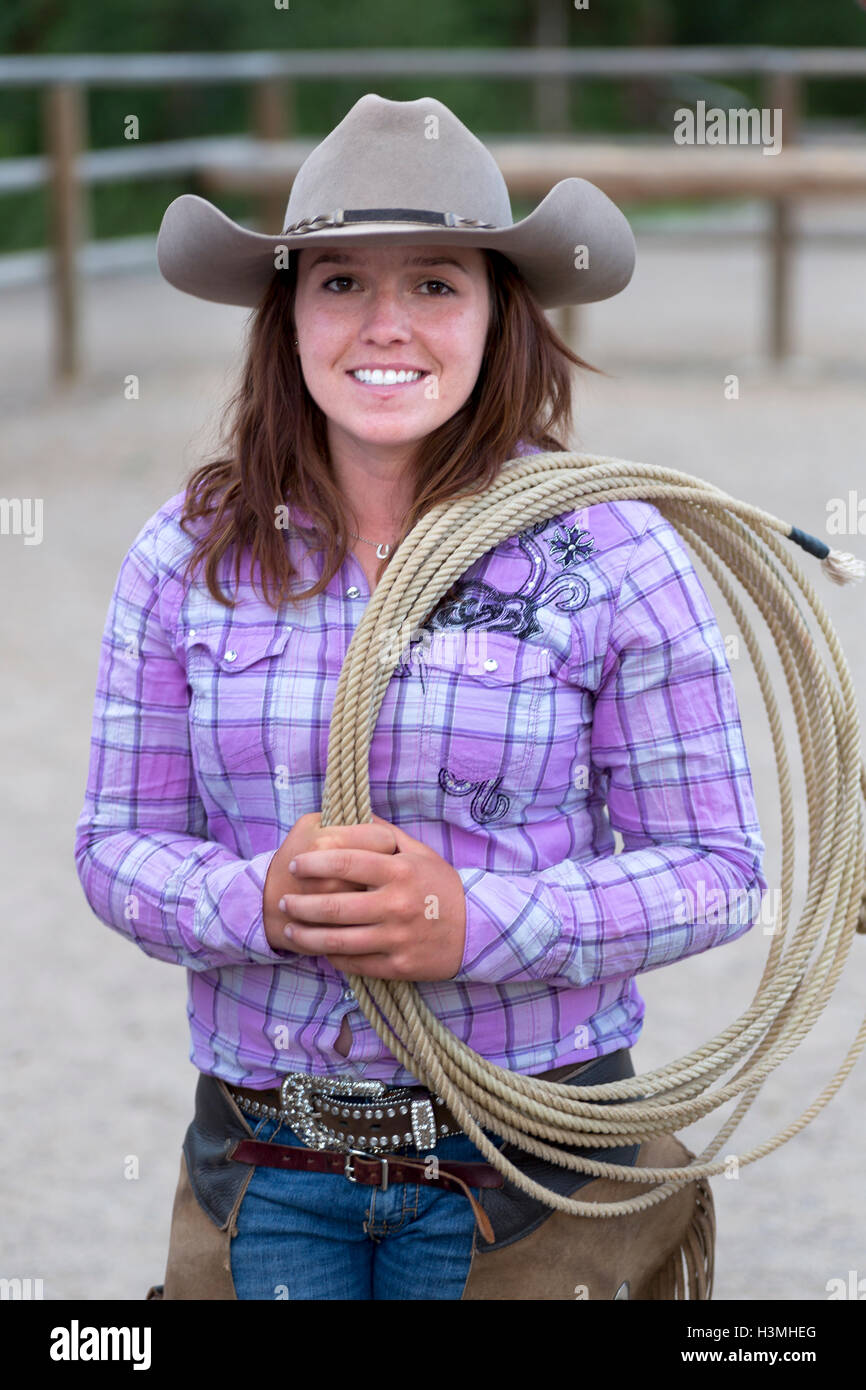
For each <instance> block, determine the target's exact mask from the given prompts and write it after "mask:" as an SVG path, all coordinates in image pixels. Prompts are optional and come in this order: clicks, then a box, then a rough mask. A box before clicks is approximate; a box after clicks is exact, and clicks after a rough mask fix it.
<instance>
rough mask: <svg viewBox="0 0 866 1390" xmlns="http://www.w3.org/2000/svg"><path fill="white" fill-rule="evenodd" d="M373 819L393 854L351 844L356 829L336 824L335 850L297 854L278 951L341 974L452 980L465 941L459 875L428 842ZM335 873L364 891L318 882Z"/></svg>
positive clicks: (464, 911) (384, 978)
mask: <svg viewBox="0 0 866 1390" xmlns="http://www.w3.org/2000/svg"><path fill="white" fill-rule="evenodd" d="M377 823H378V825H379V826H380V827H381V828H382V830H383V831H386V832H390V833H391V834H392V835H393V837H394V839H395V841H396V850H397V852H396V853H393V854H389V853H387V852H385V853H382V852H379V853H377V852H375V850H370V849H367V848H356V847H355V844H354V842H352V841H351V840H350V836H349V835H348V833H347V832H349V831H352V830H355V829H357V827H355V826H340V827H338V828H336V831H334V828H333V827H332V828H331V829H332V832H334V833H337V834H339V835H340V836H341V837H343V836H345V840H344V842H343V843H342V844H341V845H340V847H339V848H332V849H315V850H308V851H304V852H301V853H299V854H297V855H296V856H295V861H296V864H295V869H294V874H295V876H296V877H297V878H299V879H303V880H305V888H304V891H303V892H302V893H295V892H292V893H286V894H284V895H283V898H282V899H281V906H284V908H285V911H286V914H287V917H288V926H289V929H290V931H291V937H288V936H286V937H285V939H284V943H283V946H282V949H284V950H285V949H288V950H292V951H298V952H299V953H300V954H301V955H308V956H327V958H328V960H329V961H330V962H331V964H332V965H333V966H334V967H335V968H336V969H337V970H340V971H342V973H343V974H344V975H369V976H371V977H372V978H374V979H378V980H450V979H451V978H452V977H453V976H454V975H456V974H457V971H458V970H459V969H460V965H461V962H462V960H463V949H464V942H465V938H466V895H465V893H464V891H463V884H462V882H461V879H460V876H459V874H458V873H457V870H456V869H454V868H453V866H452V865H451V864H449V863H448V861H447V860H445V859H443V858H442V857H441V855H439V854H437V853H436V851H435V850H433V849H431V848H430V847H429V845H425V844H423V843H422V841H420V840H415V839H413V838H412V836H411V835H407V834H406V832H405V831H404V830H401V829H400V828H399V826H396V825H391V824H390V823H389V822H388V821H382V820H379V818H378V817H377ZM368 828H369V827H368ZM334 878H340V879H348V880H352V881H353V882H355V883H358V884H361V885H364V888H363V890H362V891H360V892H334V891H331V890H329V889H328V888H326V887H325V886H324V885H325V884H326V883H328V882H330V881H331V880H332V879H334ZM314 884H315V885H316V886H315V888H313V885H314ZM306 885H309V888H307V886H306ZM278 949H279V948H278Z"/></svg>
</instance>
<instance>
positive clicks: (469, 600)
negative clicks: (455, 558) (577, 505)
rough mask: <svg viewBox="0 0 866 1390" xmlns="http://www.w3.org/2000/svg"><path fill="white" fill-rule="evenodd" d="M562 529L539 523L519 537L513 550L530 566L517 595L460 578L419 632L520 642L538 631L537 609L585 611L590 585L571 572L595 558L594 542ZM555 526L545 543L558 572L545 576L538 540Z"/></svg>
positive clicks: (558, 520)
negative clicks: (475, 632)
mask: <svg viewBox="0 0 866 1390" xmlns="http://www.w3.org/2000/svg"><path fill="white" fill-rule="evenodd" d="M560 523H561V518H560V517H556V518H554V519H553V521H537V522H535V523H534V524H533V525H532V526H528V527H527V528H526V529H525V530H523V531H521V532H520V533H519V534H518V536H517V544H518V545H519V547H520V549H521V550H522V551H523V553H524V555H525V556H526V558H527V559H528V561H529V574H528V575H527V577H526V579H525V580H524V581H523V583H522V584H521V586H520V588H519V589H517V590H516V591H515V592H513V593H504V592H503V591H502V590H501V589H498V588H497V587H496V585H494V584H489V583H488V582H487V581H486V580H484V579H464V578H462V577H461V578H460V579H457V580H455V582H454V583H453V584H452V586H451V588H450V589H449V590H448V592H447V593H446V594H444V595H443V597H442V598H441V599H440V600H439V603H438V604H437V606H436V608H435V609H434V610H433V612H432V613H431V614H430V615H429V616H428V618H427V621H426V623H425V624H424V626H423V628H422V631H423V630H425V629H429V630H430V631H431V632H435V631H438V632H441V631H442V630H443V629H448V628H460V629H463V630H464V631H465V630H466V629H468V628H484V629H485V630H486V631H488V632H508V633H511V634H512V635H513V636H514V637H519V638H521V639H524V638H527V637H533V636H535V635H536V634H537V633H539V632H541V630H542V629H541V624H540V623H539V621H538V619H537V617H536V611H537V610H538V608H540V607H542V606H544V605H546V604H551V603H553V602H554V601H555V602H556V607H557V608H559V609H560V610H563V611H565V612H573V611H574V610H575V609H578V608H583V606H584V604H585V603H586V601H587V599H588V598H589V584H588V583H587V582H586V580H585V579H583V578H582V577H581V576H580V575H578V574H575V573H574V570H575V567H576V566H577V565H579V564H581V563H582V562H583V561H584V560H586V559H587V558H588V557H589V556H590V555H591V554H592V553H593V551H594V547H595V542H594V540H593V537H592V536H591V535H590V533H589V531H583V530H581V529H580V527H578V526H563V527H562V530H560ZM554 525H555V526H556V530H555V531H554V533H553V535H552V536H550V537H549V538H548V537H545V540H546V542H547V548H548V550H549V551H550V555H551V558H552V559H553V560H555V561H556V563H557V564H558V565H559V567H560V571H561V572H560V573H558V574H553V575H552V576H549V575H548V561H547V559H546V558H545V554H544V550H543V549H542V547H541V544H540V541H541V539H542V534H543V533H544V532H545V531H547V530H548V529H549V528H550V527H551V526H554Z"/></svg>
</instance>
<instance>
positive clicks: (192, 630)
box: [189, 627, 195, 637]
mask: <svg viewBox="0 0 866 1390" xmlns="http://www.w3.org/2000/svg"><path fill="white" fill-rule="evenodd" d="M189 636H190V637H195V628H194V627H191V628H190V630H189Z"/></svg>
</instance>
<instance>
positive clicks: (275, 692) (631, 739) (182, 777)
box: [75, 493, 768, 1087]
mask: <svg viewBox="0 0 866 1390" xmlns="http://www.w3.org/2000/svg"><path fill="white" fill-rule="evenodd" d="M182 502H183V494H180V493H179V494H177V495H176V496H175V497H172V498H171V499H170V500H169V501H168V502H166V503H165V505H164V506H162V507H160V509H159V510H158V511H157V512H156V513H155V514H154V515H153V516H152V517H151V518H150V519H149V520H148V521H147V522H146V523H145V525H144V526H143V527H142V529H141V531H140V532H139V534H138V535H137V537H136V538H135V540H134V541H133V544H132V546H131V548H130V549H129V551H128V553H127V555H126V556H125V558H124V560H123V562H122V564H121V567H120V572H119V575H118V579H117V583H116V585H115V588H114V593H113V595H112V598H111V601H110V604H109V608H108V616H107V620H106V623H105V629H104V634H103V638H102V648H101V655H100V662H99V670H98V676H97V682H96V699H95V709H94V716H93V732H92V743H91V755H90V768H89V774H88V781H87V788H86V793H85V801H84V807H83V810H82V812H81V815H80V818H79V820H78V823H77V826H76V839H75V862H76V867H77V870H78V875H79V878H80V881H81V884H82V887H83V889H84V892H85V895H86V897H87V900H88V902H89V903H90V906H91V907H92V909H93V911H94V912H95V913H96V915H97V916H98V917H99V918H100V919H101V920H102V921H103V922H105V923H106V924H107V925H108V926H110V927H113V928H114V929H115V930H117V931H119V932H122V933H123V934H124V935H125V936H128V937H129V938H130V939H131V940H132V941H135V942H136V943H137V944H138V945H139V946H140V947H141V949H142V950H143V951H145V952H146V953H147V954H148V955H151V956H155V957H156V958H157V959H159V960H164V961H169V962H172V963H174V964H177V965H183V966H185V967H186V969H187V971H188V976H187V979H188V990H189V1004H188V1012H189V1020H190V1030H191V1052H190V1057H191V1060H192V1061H193V1063H194V1065H195V1066H196V1067H198V1068H199V1069H200V1070H201V1071H204V1072H210V1073H213V1074H215V1075H217V1076H220V1077H222V1078H223V1079H224V1080H225V1081H228V1082H229V1083H235V1084H248V1085H252V1086H262V1087H264V1086H269V1085H273V1084H275V1083H277V1082H278V1081H279V1079H280V1078H281V1076H282V1075H283V1074H284V1073H285V1072H287V1071H304V1072H315V1073H319V1074H322V1073H325V1074H328V1075H334V1074H343V1075H352V1076H357V1077H362V1076H364V1077H372V1078H377V1079H380V1080H385V1081H391V1082H395V1083H406V1082H410V1081H412V1080H416V1079H417V1078H413V1077H412V1076H411V1074H410V1073H408V1072H407V1071H406V1070H405V1069H404V1068H403V1067H402V1065H401V1064H400V1063H398V1062H397V1061H396V1059H395V1058H394V1057H392V1055H391V1054H390V1053H389V1052H388V1051H387V1049H386V1048H385V1046H384V1044H383V1043H382V1042H381V1041H380V1039H379V1038H378V1036H377V1034H376V1033H375V1031H374V1030H373V1028H372V1027H371V1026H370V1025H369V1023H368V1022H367V1020H366V1018H365V1017H364V1015H363V1014H362V1013H361V1011H360V1009H359V1007H358V1004H357V1002H356V1001H355V998H354V995H353V994H352V992H351V990H350V989H349V988H348V985H347V981H346V979H345V978H344V977H343V976H342V975H340V974H339V972H338V971H336V970H335V969H334V968H332V966H331V965H330V964H329V962H328V961H327V960H326V959H324V958H323V957H312V956H301V955H294V954H291V953H286V952H279V951H274V950H272V949H271V947H270V946H269V945H268V942H267V940H266V938H265V933H264V928H263V923H262V890H263V887H264V883H265V877H266V874H267V870H268V866H269V864H270V861H271V858H272V857H273V854H274V852H275V851H276V850H277V848H278V847H279V845H280V844H281V843H282V841H283V840H284V839H285V837H286V835H287V834H288V832H289V830H290V829H291V828H292V826H293V825H294V823H295V821H296V820H297V819H298V818H299V817H300V816H302V815H304V814H306V813H308V812H311V811H315V812H318V811H319V810H320V809H321V796H322V788H323V784H324V779H325V768H326V761H327V748H328V727H329V720H330V713H331V709H332V706H333V700H334V693H335V690H336V685H337V680H338V677H339V674H340V668H341V666H342V664H343V659H344V657H345V655H346V651H347V648H348V646H349V642H350V640H351V638H352V635H353V633H354V630H355V628H356V626H357V624H358V622H359V620H360V618H361V616H362V614H363V611H364V606H365V603H366V602H367V599H368V597H369V590H368V585H367V581H366V578H365V576H364V573H363V571H362V569H361V567H360V565H359V564H358V561H357V560H356V558H355V556H354V555H352V554H351V552H350V553H349V554H348V556H347V558H346V561H345V563H344V565H343V567H342V568H341V570H340V571H339V573H338V574H336V575H335V576H334V577H333V578H332V580H331V582H330V584H329V585H328V586H327V589H326V590H325V591H324V592H323V593H322V594H320V595H319V596H318V597H316V598H314V599H312V600H309V599H308V600H305V601H304V602H303V603H302V604H301V605H300V606H295V607H293V606H291V605H284V606H283V608H282V609H281V610H280V612H279V613H274V611H273V610H272V609H270V608H269V607H268V606H267V605H266V604H265V603H264V601H263V599H262V598H261V585H260V583H258V579H257V590H258V592H254V590H253V588H252V587H251V585H250V582H249V578H250V557H249V551H245V552H244V556H243V566H242V570H241V578H242V585H241V588H240V590H239V591H238V599H239V602H238V605H237V607H236V608H235V609H234V610H233V611H231V610H228V609H226V608H224V607H221V606H220V605H219V604H217V603H216V602H215V601H214V600H213V599H212V598H211V596H210V595H209V594H208V592H207V589H206V587H205V585H204V582H203V578H202V572H201V570H199V571H198V572H197V573H196V577H195V583H194V584H192V585H189V584H184V583H182V582H181V576H182V570H183V564H184V561H185V560H186V558H187V556H188V554H189V553H190V550H191V548H192V545H193V540H192V538H191V537H190V536H189V535H187V534H186V533H185V532H184V531H182V530H181V529H180V527H179V524H178V518H179V515H180V510H181V505H182ZM289 520H290V523H291V524H290V525H289V526H288V527H287V529H286V530H285V532H284V534H285V538H286V544H287V545H288V546H289V548H290V554H291V558H292V561H293V563H294V564H295V566H296V568H297V570H298V572H299V576H300V580H299V587H303V588H307V587H309V585H310V583H311V582H313V580H314V579H316V578H318V577H319V575H320V574H321V572H322V558H323V557H322V555H321V553H318V554H314V553H313V552H312V551H311V549H310V548H309V546H308V544H307V543H306V541H305V536H306V537H307V538H311V533H310V531H309V530H307V529H306V528H308V527H309V526H311V525H312V522H311V518H310V517H309V516H308V515H306V514H305V513H303V512H301V511H300V510H299V509H297V508H291V509H290V511H289ZM202 525H203V523H201V522H198V523H196V526H197V527H201V526H202ZM231 561H232V557H231V556H228V557H224V560H223V562H222V563H221V565H220V569H219V573H220V577H221V579H222V580H223V582H224V587H226V588H227V591H228V592H229V593H230V594H233V593H234V589H233V582H232V572H231ZM392 656H393V668H392V669H393V675H392V678H391V680H390V682H389V685H388V688H387V691H386V693H385V698H384V701H383V704H382V708H381V710H380V713H379V717H378V721H377V724H376V727H375V730H374V733H373V738H372V744H371V750H370V784H371V795H372V807H373V810H374V812H375V813H376V814H377V815H379V816H382V817H383V818H384V819H385V820H388V821H392V822H393V823H395V824H397V825H399V826H401V827H402V828H403V829H404V830H405V831H406V832H407V833H408V834H410V835H412V836H414V837H415V838H416V839H419V840H423V841H424V843H425V844H427V845H429V846H431V847H432V848H433V849H434V850H436V851H437V852H438V853H439V854H441V855H442V856H443V857H444V858H445V859H447V860H448V861H449V863H451V864H453V865H454V866H455V868H456V869H457V870H458V873H459V875H460V878H461V880H462V883H463V887H464V890H465V893H466V946H465V951H464V956H463V960H462V963H461V966H460V969H459V971H458V972H457V974H456V975H455V976H454V977H453V978H452V979H449V980H445V981H436V982H423V983H421V984H420V985H419V986H418V988H419V991H420V993H421V995H422V996H423V997H424V999H425V1000H426V1002H427V1004H428V1005H429V1007H430V1008H431V1009H432V1010H433V1012H434V1013H435V1014H437V1015H438V1017H439V1018H440V1019H441V1020H442V1021H443V1022H444V1023H445V1024H446V1025H447V1026H448V1027H449V1028H450V1029H452V1030H453V1031H454V1032H455V1033H456V1034H457V1036H458V1037H459V1038H461V1039H462V1040H463V1041H464V1042H466V1043H467V1044H468V1045H469V1046H470V1047H472V1048H474V1049H475V1051H477V1052H478V1053H480V1054H481V1055H482V1056H483V1057H486V1058H488V1059H490V1060H491V1061H492V1062H495V1063H497V1064H499V1065H500V1066H504V1067H509V1068H511V1069H512V1070H514V1071H520V1072H538V1071H543V1070H545V1069H547V1068H548V1067H553V1066H556V1065H559V1064H562V1063H565V1062H571V1061H575V1062H576V1061H582V1060H586V1059H589V1058H592V1057H595V1056H599V1055H601V1054H603V1053H607V1052H611V1051H613V1050H615V1049H616V1048H620V1047H624V1046H630V1045H632V1044H633V1043H634V1042H635V1041H636V1039H637V1037H638V1035H639V1033H640V1030H641V1027H642V1022H643V1013H644V1003H643V1000H642V998H641V995H640V994H639V992H638V990H637V986H636V982H635V976H636V975H637V974H639V973H640V972H642V971H646V970H655V969H658V968H659V967H660V966H664V965H668V964H670V963H671V962H672V961H676V960H679V959H681V958H682V957H684V956H689V955H693V954H695V953H697V952H699V951H705V950H707V949H709V948H710V947H712V946H718V945H721V944H722V943H724V942H726V941H733V940H734V939H735V938H736V937H738V936H741V935H742V934H743V933H744V932H745V931H746V930H748V927H749V926H750V925H751V923H752V922H753V921H754V920H755V918H756V917H757V916H758V913H759V909H760V905H761V895H762V894H763V892H764V891H765V890H766V889H767V886H768V885H767V883H766V880H765V879H764V876H763V872H762V861H763V853H764V845H763V842H762V839H761V835H760V828H759V825H758V822H757V818H756V809H755V803H754V797H753V788H752V782H751V775H750V770H749V765H748V760H747V756H746V751H745V746H744V742H743V736H742V729H741V726H740V720H739V712H738V707H737V700H736V696H735V692H734V686H733V682H732V678H731V672H730V668H729V666H728V662H727V658H726V654H725V648H724V643H723V640H722V636H721V633H720V631H719V627H718V625H717V622H716V619H715V616H714V614H713V611H712V608H711V607H710V603H709V601H708V598H707V596H706V593H705V591H704V589H703V586H702V585H701V583H700V580H699V579H698V576H697V574H696V573H695V570H694V569H693V566H692V564H691V561H690V559H689V558H688V555H687V553H686V551H685V549H684V546H683V544H682V542H681V541H680V539H679V536H678V534H677V532H676V531H675V530H674V528H673V527H672V526H671V525H670V524H669V523H668V522H667V521H666V520H665V519H664V518H663V516H662V514H661V513H660V512H659V511H658V509H657V508H656V507H655V506H654V505H653V504H651V503H649V502H644V501H625V502H611V503H603V504H600V505H597V506H593V507H589V508H585V509H583V510H581V511H568V512H565V513H562V514H561V515H560V516H558V517H556V518H554V519H552V520H551V521H549V522H544V523H541V524H539V525H532V526H530V527H528V528H527V529H526V530H524V531H522V532H521V533H520V534H519V535H516V536H513V537H510V538H509V539H507V540H505V541H503V542H501V543H500V544H498V545H496V546H495V547H493V548H492V549H491V550H489V551H488V552H487V553H486V554H484V555H483V556H482V557H481V558H480V559H479V560H477V561H476V562H475V563H474V564H473V565H471V566H470V568H469V569H468V570H467V571H466V572H465V574H464V575H463V576H462V577H461V580H460V588H459V592H458V593H457V595H456V597H455V596H451V597H450V598H449V599H448V600H444V599H443V600H442V601H441V602H440V604H439V605H438V606H437V608H436V609H435V610H434V612H433V613H432V615H431V616H430V617H428V619H427V621H426V623H425V624H424V626H423V628H422V629H420V630H416V632H415V633H414V634H413V636H412V640H411V641H406V643H405V644H404V646H403V648H401V650H400V651H394V652H393V653H392ZM614 829H616V830H617V831H618V832H619V834H620V835H621V837H622V838H621V849H620V852H619V853H617V852H616V850H617V844H616V841H615V839H614V833H613V831H614ZM347 1014H348V1015H349V1016H350V1024H351V1029H352V1036H353V1043H352V1049H351V1053H350V1056H349V1057H348V1058H346V1057H343V1056H342V1054H341V1053H339V1052H338V1051H337V1050H336V1048H335V1046H334V1044H335V1042H336V1040H337V1037H338V1035H339V1032H340V1025H341V1022H342V1020H343V1017H344V1016H345V1015H347Z"/></svg>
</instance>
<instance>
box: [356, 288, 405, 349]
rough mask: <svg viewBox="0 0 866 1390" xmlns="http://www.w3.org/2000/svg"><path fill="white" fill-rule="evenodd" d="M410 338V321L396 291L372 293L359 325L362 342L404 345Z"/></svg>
mask: <svg viewBox="0 0 866 1390" xmlns="http://www.w3.org/2000/svg"><path fill="white" fill-rule="evenodd" d="M411 337H412V321H411V316H410V313H409V310H408V308H407V306H406V305H405V304H403V303H401V300H400V295H399V293H398V292H397V290H396V289H395V290H390V289H384V288H379V289H376V290H375V291H374V292H373V295H372V296H371V299H370V302H369V304H368V306H367V310H366V313H365V314H364V318H363V321H362V324H361V338H362V340H363V341H364V342H375V343H393V342H401V343H406V342H408V341H409V339H410V338H411Z"/></svg>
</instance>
